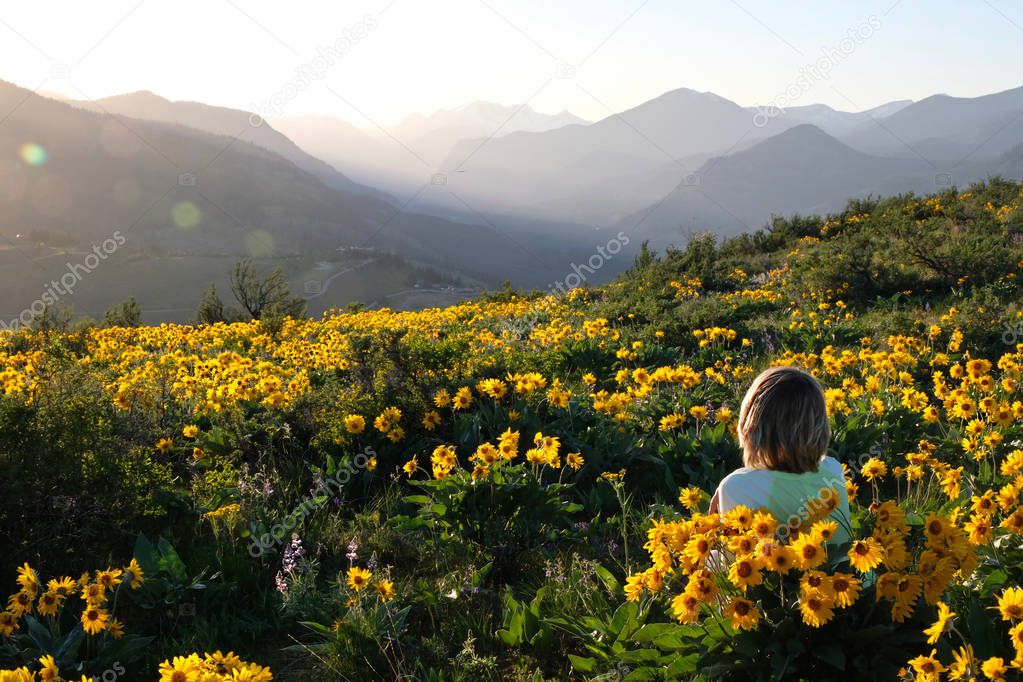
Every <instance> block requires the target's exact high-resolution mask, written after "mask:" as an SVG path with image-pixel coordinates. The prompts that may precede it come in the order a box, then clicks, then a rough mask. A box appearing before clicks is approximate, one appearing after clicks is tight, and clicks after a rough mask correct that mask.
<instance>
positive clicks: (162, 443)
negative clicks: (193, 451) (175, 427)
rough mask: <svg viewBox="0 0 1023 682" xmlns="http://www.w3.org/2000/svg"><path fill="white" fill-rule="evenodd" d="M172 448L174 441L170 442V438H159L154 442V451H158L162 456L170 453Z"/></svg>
mask: <svg viewBox="0 0 1023 682" xmlns="http://www.w3.org/2000/svg"><path fill="white" fill-rule="evenodd" d="M173 447H174V441H172V440H171V439H170V438H161V439H160V440H158V441H156V449H157V450H159V451H160V452H161V453H162V454H165V455H166V454H167V453H168V452H170V451H171V449H172V448H173Z"/></svg>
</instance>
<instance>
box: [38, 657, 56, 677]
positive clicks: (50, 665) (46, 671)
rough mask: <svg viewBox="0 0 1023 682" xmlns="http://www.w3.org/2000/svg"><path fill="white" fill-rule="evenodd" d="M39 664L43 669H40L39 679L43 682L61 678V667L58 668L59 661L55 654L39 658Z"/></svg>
mask: <svg viewBox="0 0 1023 682" xmlns="http://www.w3.org/2000/svg"><path fill="white" fill-rule="evenodd" d="M39 665H40V666H42V669H41V670H40V671H39V679H40V680H43V682H54V681H56V680H59V679H60V669H59V668H57V662H56V661H55V660H53V656H51V655H50V654H47V655H45V656H43V657H42V658H40V659H39Z"/></svg>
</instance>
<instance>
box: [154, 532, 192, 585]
mask: <svg viewBox="0 0 1023 682" xmlns="http://www.w3.org/2000/svg"><path fill="white" fill-rule="evenodd" d="M157 548H158V550H159V552H160V564H161V566H162V568H164V570H166V571H167V573H169V574H170V576H171V577H172V578H173V579H174V580H176V581H177V582H179V583H185V582H188V569H187V568H186V567H185V562H184V561H182V560H181V556H179V555H178V552H177V550H176V549H174V546H173V545H172V544H171V543H170V542H169V541H168V540H167V538H160V542H159V543H158V544H157Z"/></svg>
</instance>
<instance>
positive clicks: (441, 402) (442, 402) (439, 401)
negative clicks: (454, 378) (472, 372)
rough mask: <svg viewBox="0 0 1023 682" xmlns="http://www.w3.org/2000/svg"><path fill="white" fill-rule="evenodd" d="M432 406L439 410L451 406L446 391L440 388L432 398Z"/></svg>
mask: <svg viewBox="0 0 1023 682" xmlns="http://www.w3.org/2000/svg"><path fill="white" fill-rule="evenodd" d="M433 404H434V405H435V406H437V407H439V408H445V407H447V406H448V405H450V404H451V394H449V393H448V391H447V389H445V388H442V389H440V390H439V391H437V393H435V394H434V396H433Z"/></svg>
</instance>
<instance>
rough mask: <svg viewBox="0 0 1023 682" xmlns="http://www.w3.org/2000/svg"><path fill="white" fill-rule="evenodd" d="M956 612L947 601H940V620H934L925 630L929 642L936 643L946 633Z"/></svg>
mask: <svg viewBox="0 0 1023 682" xmlns="http://www.w3.org/2000/svg"><path fill="white" fill-rule="evenodd" d="M955 615H956V614H955V613H954V612H953V611H951V610H950V609H949V608H948V605H947V604H946V603H945V602H938V620H936V621H934V624H933V625H931V626H930V627H929V628H927V629H925V630H924V634H925V635H927V643H928V644H935V643H936V642H937V641H938V638H939V637H941V635H942V634H944V632H945V630H946V628H948V624H949V621H951V620H952V618H953V617H954V616H955Z"/></svg>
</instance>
